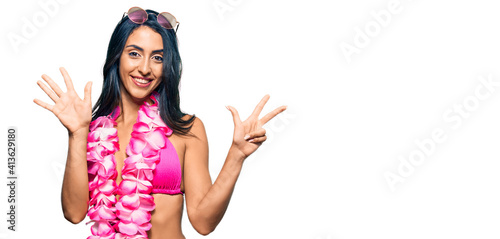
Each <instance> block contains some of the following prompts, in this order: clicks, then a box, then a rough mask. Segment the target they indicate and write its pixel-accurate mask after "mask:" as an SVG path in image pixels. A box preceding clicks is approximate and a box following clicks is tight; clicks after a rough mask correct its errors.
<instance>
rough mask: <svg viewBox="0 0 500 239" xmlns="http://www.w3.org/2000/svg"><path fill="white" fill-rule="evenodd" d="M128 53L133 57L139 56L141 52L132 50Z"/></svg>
mask: <svg viewBox="0 0 500 239" xmlns="http://www.w3.org/2000/svg"><path fill="white" fill-rule="evenodd" d="M128 55H129V56H131V57H138V56H139V53H137V52H135V51H132V52H129V53H128Z"/></svg>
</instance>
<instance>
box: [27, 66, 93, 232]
mask: <svg viewBox="0 0 500 239" xmlns="http://www.w3.org/2000/svg"><path fill="white" fill-rule="evenodd" d="M59 70H60V71H61V74H62V75H63V77H64V82H65V83H66V88H67V92H63V91H62V90H61V88H59V86H58V85H57V84H56V83H55V82H54V81H53V80H52V79H51V78H50V77H49V76H47V75H43V76H42V78H43V79H44V80H45V82H47V84H48V85H49V86H50V88H49V87H48V86H47V85H45V84H44V83H43V82H42V81H38V82H37V84H38V86H40V88H41V89H42V90H43V91H44V92H45V93H46V94H47V95H48V96H49V97H50V99H51V100H52V101H53V102H54V103H55V104H54V105H50V104H47V103H45V102H43V101H41V100H39V99H35V100H34V102H35V103H36V104H37V105H39V106H41V107H43V108H45V109H47V110H48V111H50V112H52V113H53V114H54V115H55V116H56V117H57V118H58V119H59V121H61V123H62V124H63V125H64V127H66V129H67V130H68V135H69V141H68V158H67V161H66V170H65V172H64V180H63V186H62V192H61V202H62V209H63V213H64V217H65V218H66V219H67V220H68V221H70V222H72V223H75V224H76V223H79V222H81V221H82V220H83V219H84V218H85V215H86V214H87V209H88V202H89V185H88V174H87V135H88V132H89V124H90V121H91V119H92V101H91V99H90V93H91V87H92V83H91V82H88V83H87V85H85V93H84V98H83V100H82V99H80V97H78V95H77V94H76V92H75V89H74V88H73V82H72V81H71V78H70V77H69V75H68V72H66V70H65V69H64V68H62V67H61V68H59Z"/></svg>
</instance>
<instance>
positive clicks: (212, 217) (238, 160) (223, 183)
mask: <svg viewBox="0 0 500 239" xmlns="http://www.w3.org/2000/svg"><path fill="white" fill-rule="evenodd" d="M268 99H269V96H268V95H266V96H264V98H263V99H262V100H261V102H260V103H259V105H257V107H256V109H255V110H254V112H253V113H252V115H251V116H250V117H249V118H248V119H247V120H245V121H244V122H241V120H240V119H239V115H238V112H237V111H236V109H234V108H233V107H228V110H230V111H231V113H232V115H233V120H234V126H235V129H234V134H233V143H232V144H231V147H230V149H229V152H228V154H227V157H226V160H225V162H224V165H223V167H222V169H221V172H220V173H219V175H218V177H217V179H216V180H215V182H214V184H213V185H212V181H211V179H210V174H209V171H208V142H207V136H206V133H205V127H204V125H203V123H202V121H201V120H200V119H199V118H197V119H196V120H195V121H194V124H193V127H192V128H191V132H192V133H193V134H195V135H196V136H197V137H193V138H190V139H189V140H187V143H186V153H185V157H184V185H185V195H186V207H187V213H188V217H189V220H190V221H191V224H192V225H193V227H194V228H195V230H196V231H198V232H199V233H200V234H202V235H207V234H209V233H210V232H212V231H213V230H215V228H216V227H217V225H218V224H219V222H220V221H221V220H222V217H223V216H224V213H225V212H226V209H227V207H228V205H229V201H230V199H231V196H232V193H233V190H234V186H235V184H236V181H237V179H238V177H239V174H240V172H241V168H242V166H243V162H244V160H245V159H246V158H247V157H248V156H250V154H252V153H253V152H254V151H255V150H257V148H258V147H259V146H260V145H261V144H262V142H264V141H265V140H266V136H265V130H264V129H263V128H262V126H263V125H264V124H265V123H266V122H267V121H269V120H270V119H272V118H273V117H274V116H276V115H277V114H279V113H281V112H283V111H284V110H285V109H286V107H285V106H282V107H279V108H277V109H275V110H274V111H272V112H270V113H269V114H267V115H266V116H264V117H263V118H262V119H260V120H259V119H258V116H259V114H260V112H261V111H262V108H263V107H264V105H265V103H266V102H267V100H268ZM245 135H248V136H249V137H247V138H245Z"/></svg>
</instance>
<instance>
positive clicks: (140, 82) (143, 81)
mask: <svg viewBox="0 0 500 239" xmlns="http://www.w3.org/2000/svg"><path fill="white" fill-rule="evenodd" d="M130 77H131V78H132V81H133V82H134V83H135V84H136V85H137V86H139V87H148V86H149V85H150V84H151V82H153V79H151V78H146V77H140V76H130Z"/></svg>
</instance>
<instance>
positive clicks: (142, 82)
mask: <svg viewBox="0 0 500 239" xmlns="http://www.w3.org/2000/svg"><path fill="white" fill-rule="evenodd" d="M134 79H135V81H137V82H139V83H141V84H147V83H149V81H148V80H145V79H139V78H135V77H134Z"/></svg>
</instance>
